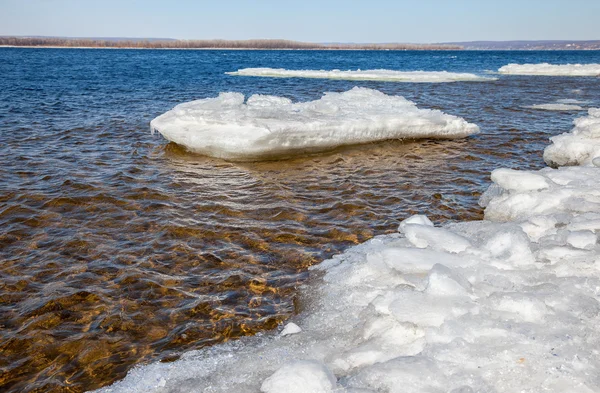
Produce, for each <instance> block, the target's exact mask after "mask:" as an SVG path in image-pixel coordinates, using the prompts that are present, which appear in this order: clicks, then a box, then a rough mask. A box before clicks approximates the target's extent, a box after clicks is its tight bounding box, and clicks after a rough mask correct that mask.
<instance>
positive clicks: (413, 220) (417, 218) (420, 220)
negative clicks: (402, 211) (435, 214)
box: [398, 214, 433, 232]
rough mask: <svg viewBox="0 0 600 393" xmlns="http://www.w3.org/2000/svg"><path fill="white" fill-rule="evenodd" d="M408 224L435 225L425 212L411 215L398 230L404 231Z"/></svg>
mask: <svg viewBox="0 0 600 393" xmlns="http://www.w3.org/2000/svg"><path fill="white" fill-rule="evenodd" d="M408 224H420V225H428V226H430V227H432V226H433V223H432V222H431V220H430V219H429V218H427V216H425V215H423V214H415V215H414V216H410V217H408V218H407V219H406V220H404V221H402V222H401V223H400V226H399V227H398V231H399V232H402V229H403V228H404V227H405V226H406V225H408Z"/></svg>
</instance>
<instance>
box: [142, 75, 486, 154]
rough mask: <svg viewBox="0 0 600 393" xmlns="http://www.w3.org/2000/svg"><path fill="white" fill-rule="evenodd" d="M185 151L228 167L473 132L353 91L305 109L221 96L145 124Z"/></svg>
mask: <svg viewBox="0 0 600 393" xmlns="http://www.w3.org/2000/svg"><path fill="white" fill-rule="evenodd" d="M150 127H151V128H152V130H156V131H158V132H160V133H161V134H162V135H163V136H164V137H165V138H166V139H168V140H169V141H171V142H175V143H177V144H179V145H182V146H184V147H185V148H186V149H188V150H189V151H191V152H194V153H199V154H204V155H207V156H211V157H218V158H224V159H227V160H232V161H258V160H262V159H276V158H282V157H289V156H292V155H306V154H307V153H314V152H319V151H324V150H331V149H333V148H335V147H338V146H343V145H352V144H361V143H368V142H378V141H384V140H389V139H422V138H430V139H455V138H464V137H466V136H469V135H472V134H475V133H478V132H479V127H477V126H476V125H475V124H471V123H468V122H467V121H465V120H464V119H462V118H459V117H457V116H451V115H447V114H444V113H443V112H441V111H439V110H429V109H418V108H417V106H416V104H415V103H414V102H411V101H408V100H406V99H405V98H404V97H400V96H389V95H386V94H384V93H382V92H380V91H377V90H373V89H365V88H358V87H355V88H353V89H351V90H349V91H346V92H343V93H325V94H324V96H323V97H322V98H320V99H319V100H315V101H310V102H300V103H292V101H291V100H289V99H287V98H284V97H277V96H265V95H253V96H251V97H249V98H248V100H244V95H243V94H240V93H221V94H220V95H219V96H218V97H217V98H207V99H204V100H198V101H192V102H188V103H185V104H180V105H178V106H176V107H175V108H174V109H172V110H170V111H169V112H167V113H164V114H162V115H160V116H158V117H157V118H156V119H154V120H152V122H151V123H150Z"/></svg>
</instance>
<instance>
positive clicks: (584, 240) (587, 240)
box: [567, 230, 598, 250]
mask: <svg viewBox="0 0 600 393" xmlns="http://www.w3.org/2000/svg"><path fill="white" fill-rule="evenodd" d="M597 240H598V238H597V237H596V234H595V233H594V232H592V231H589V230H588V231H574V232H570V233H569V235H568V236H567V243H569V244H570V245H571V246H573V247H575V248H582V249H585V250H589V249H592V248H594V246H595V245H596V242H597Z"/></svg>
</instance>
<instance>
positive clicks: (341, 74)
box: [226, 68, 496, 83]
mask: <svg viewBox="0 0 600 393" xmlns="http://www.w3.org/2000/svg"><path fill="white" fill-rule="evenodd" d="M226 74H228V75H241V76H263V77H275V78H316V79H340V80H354V81H387V82H417V83H419V82H420V83H442V82H485V81H493V80H496V78H491V77H483V76H479V75H475V74H469V73H456V72H448V71H395V70H356V71H341V70H331V71H326V70H286V69H283V68H244V69H241V70H238V71H235V72H226Z"/></svg>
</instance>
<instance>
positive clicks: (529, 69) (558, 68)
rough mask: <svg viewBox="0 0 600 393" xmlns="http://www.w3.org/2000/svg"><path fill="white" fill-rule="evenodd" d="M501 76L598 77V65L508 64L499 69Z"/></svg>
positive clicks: (599, 68)
mask: <svg viewBox="0 0 600 393" xmlns="http://www.w3.org/2000/svg"><path fill="white" fill-rule="evenodd" d="M498 72H499V73H501V74H510V75H548V76H599V75H600V64H548V63H541V64H508V65H505V66H503V67H500V69H499V70H498Z"/></svg>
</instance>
